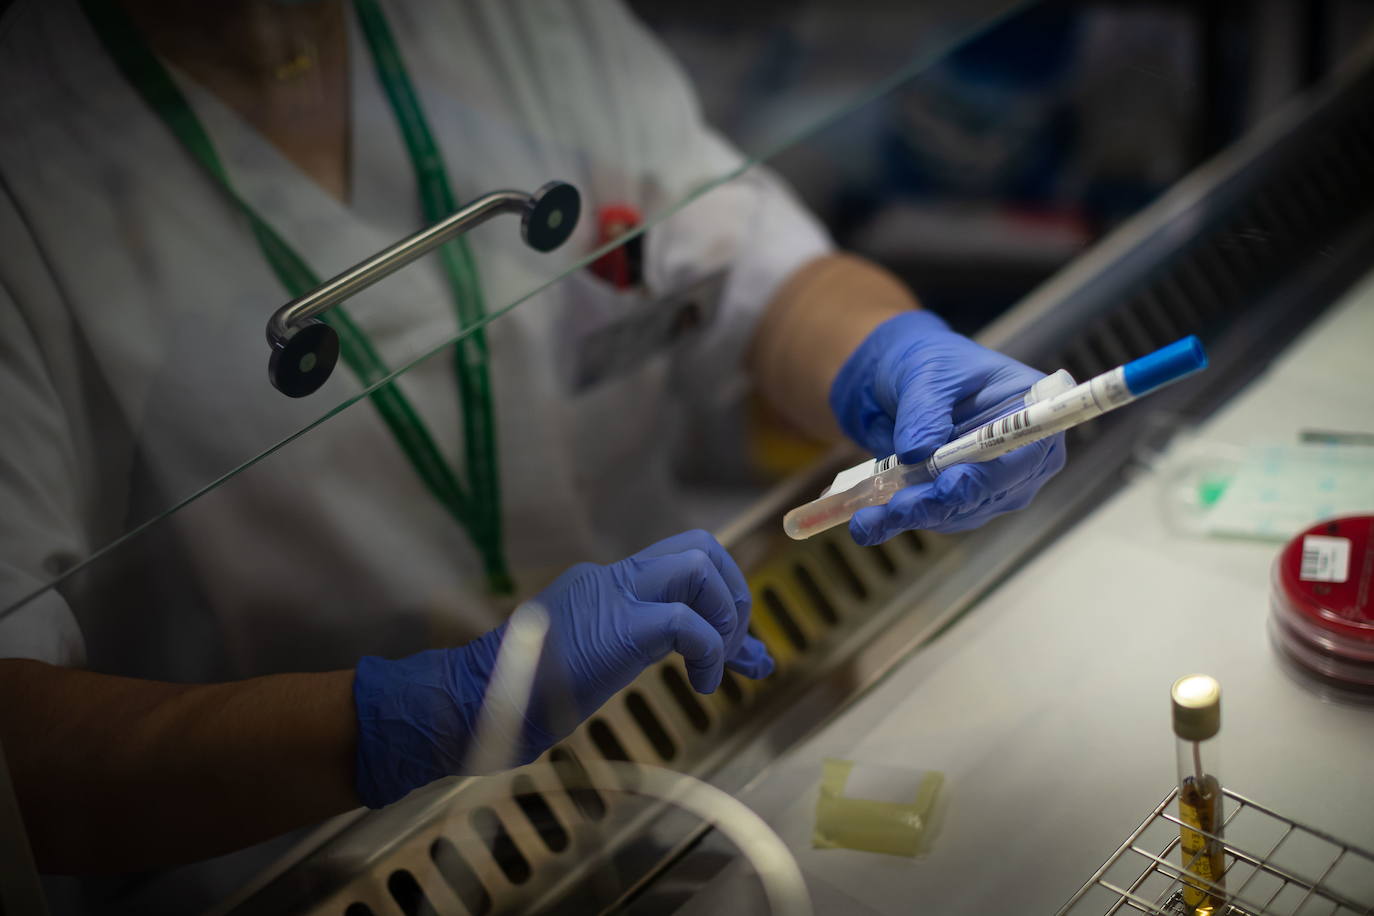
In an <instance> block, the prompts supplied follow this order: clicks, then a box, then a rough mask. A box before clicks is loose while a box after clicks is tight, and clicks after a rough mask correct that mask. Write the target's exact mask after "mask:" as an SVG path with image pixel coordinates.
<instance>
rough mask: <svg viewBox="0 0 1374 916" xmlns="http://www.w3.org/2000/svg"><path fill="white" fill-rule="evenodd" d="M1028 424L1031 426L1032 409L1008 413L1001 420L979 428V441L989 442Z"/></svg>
mask: <svg viewBox="0 0 1374 916" xmlns="http://www.w3.org/2000/svg"><path fill="white" fill-rule="evenodd" d="M1028 426H1030V411H1029V410H1018V411H1017V412H1016V413H1012V414H1007V415H1006V416H1005V417H1003V418H1002V419H1000V420H993V421H992V422H991V423H989V424H988V425H986V426H984V427H983V428H982V429H980V430H978V441H979V442H987V441H989V440H991V439H998V438H1001V437H1002V436H1007V435H1010V434H1011V433H1014V432H1016V431H1017V430H1020V429H1025V428H1026V427H1028Z"/></svg>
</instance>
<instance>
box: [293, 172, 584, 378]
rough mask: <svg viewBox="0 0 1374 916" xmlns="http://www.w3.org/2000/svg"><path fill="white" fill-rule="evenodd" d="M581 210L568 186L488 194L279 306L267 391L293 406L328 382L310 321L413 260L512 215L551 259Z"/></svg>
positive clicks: (330, 338) (322, 341)
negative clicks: (291, 401)
mask: <svg viewBox="0 0 1374 916" xmlns="http://www.w3.org/2000/svg"><path fill="white" fill-rule="evenodd" d="M581 209H582V200H581V196H580V195H579V194H578V193H577V189H576V188H574V187H573V186H572V185H570V184H568V183H566V182H562V181H551V182H549V183H548V184H546V185H544V186H543V187H542V188H540V189H539V190H538V191H535V192H534V193H533V194H525V193H524V192H522V191H493V192H492V193H490V194H486V195H483V196H482V197H479V198H477V199H476V200H474V201H471V202H469V203H467V204H464V205H463V206H462V207H460V208H459V209H458V210H456V211H455V212H454V213H452V214H451V215H449V216H447V217H445V218H444V219H442V220H440V221H439V222H437V223H435V224H434V225H433V226H430V227H429V228H428V229H422V230H421V231H419V232H417V233H415V234H414V235H412V236H410V237H408V238H404V239H402V240H401V241H399V242H397V243H396V244H394V245H392V246H391V247H389V248H386V249H383V250H382V251H379V252H378V253H377V254H374V255H373V256H372V257H370V258H368V259H367V260H366V261H363V262H362V263H360V264H355V265H354V266H352V267H350V268H349V269H348V270H345V271H344V272H343V273H341V274H339V275H338V276H337V277H334V278H333V279H330V280H326V281H325V282H324V283H322V284H320V285H319V286H317V287H315V288H314V289H312V290H311V291H310V292H308V293H306V294H305V295H304V296H301V297H299V298H297V299H293V300H292V301H290V302H288V303H286V305H283V306H282V307H281V308H279V309H277V310H276V311H275V312H273V313H272V317H271V318H269V319H268V321H267V342H268V344H269V345H271V347H272V358H271V360H270V362H269V363H268V366H267V374H268V377H269V378H270V379H271V380H272V385H273V386H274V387H275V388H276V389H277V390H278V391H280V392H282V393H283V394H285V395H287V396H289V397H293V398H300V397H305V396H306V395H308V394H312V393H313V392H315V391H316V390H318V389H319V387H320V386H321V385H323V384H324V383H325V381H327V380H328V378H329V375H330V373H331V372H333V371H334V364H335V363H337V362H338V359H339V338H338V335H337V334H336V333H335V331H334V329H333V328H331V327H329V325H327V324H325V323H324V322H322V321H319V320H318V319H317V318H316V317H315V316H316V315H319V314H321V313H323V312H325V311H327V310H329V309H331V308H333V307H334V306H336V305H338V304H339V303H340V302H343V301H344V300H346V299H348V298H350V297H352V296H355V295H357V294H358V293H360V292H362V291H363V290H365V289H367V288H368V287H369V286H371V285H372V284H374V283H376V282H377V281H379V280H381V279H382V278H383V277H386V276H389V275H391V274H393V273H395V272H396V271H398V270H400V269H401V268H402V267H404V266H406V265H407V264H409V263H410V262H411V261H414V260H415V259H416V258H419V257H422V256H423V255H425V254H428V253H429V252H431V251H433V250H434V249H435V248H438V247H439V246H440V245H442V244H444V243H445V242H447V241H450V240H452V239H454V238H457V237H458V236H460V235H462V234H463V233H465V232H467V231H468V230H469V229H472V228H474V227H476V226H479V225H481V224H482V223H485V222H486V221H487V220H489V219H491V218H492V217H494V216H496V215H498V214H501V213H519V214H520V215H521V219H520V234H521V236H522V237H523V238H524V240H525V244H526V245H529V246H530V247H531V248H533V249H535V250H536V251H553V250H554V249H555V248H557V247H558V246H559V245H562V244H563V243H564V242H566V241H567V240H568V237H569V236H570V235H572V232H573V229H575V228H576V227H577V219H578V216H579V215H580V212H581Z"/></svg>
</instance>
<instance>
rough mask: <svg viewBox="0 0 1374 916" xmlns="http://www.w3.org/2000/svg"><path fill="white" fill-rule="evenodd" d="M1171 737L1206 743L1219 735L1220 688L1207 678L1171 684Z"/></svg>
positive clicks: (1183, 679)
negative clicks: (1172, 709) (1172, 719)
mask: <svg viewBox="0 0 1374 916" xmlns="http://www.w3.org/2000/svg"><path fill="white" fill-rule="evenodd" d="M1170 694H1171V695H1172V697H1173V700H1174V734H1175V735H1178V736H1179V737H1180V738H1183V739H1184V740H1185V741H1206V740H1207V739H1208V738H1210V737H1212V736H1213V735H1215V734H1216V733H1217V732H1219V731H1221V685H1220V684H1218V683H1217V679H1216V678H1214V677H1211V676H1210V675H1206V674H1189V675H1187V676H1185V677H1181V678H1179V679H1178V680H1176V681H1174V687H1173V690H1171V691H1170Z"/></svg>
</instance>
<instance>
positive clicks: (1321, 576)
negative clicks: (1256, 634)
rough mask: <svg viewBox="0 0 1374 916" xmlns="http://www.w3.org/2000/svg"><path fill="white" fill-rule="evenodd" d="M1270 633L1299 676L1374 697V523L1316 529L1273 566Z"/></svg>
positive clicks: (1362, 520) (1346, 522)
mask: <svg viewBox="0 0 1374 916" xmlns="http://www.w3.org/2000/svg"><path fill="white" fill-rule="evenodd" d="M1270 633H1271V635H1272V636H1273V639H1274V643H1275V645H1276V646H1277V647H1278V649H1279V651H1280V653H1282V654H1283V656H1284V657H1285V658H1286V659H1287V660H1288V661H1289V662H1291V663H1294V666H1295V667H1296V668H1297V669H1299V670H1300V671H1301V672H1303V673H1305V674H1308V675H1312V676H1314V677H1316V678H1317V679H1318V682H1319V683H1320V684H1322V685H1324V686H1328V687H1332V688H1335V689H1336V690H1338V691H1340V692H1342V693H1348V694H1353V695H1358V696H1360V697H1369V698H1374V516H1370V515H1356V516H1349V517H1346V518H1336V519H1331V520H1330V521H1325V522H1321V523H1319V524H1316V525H1313V526H1312V527H1311V528H1308V529H1307V530H1306V531H1304V532H1302V533H1301V534H1299V535H1298V536H1297V537H1295V538H1293V540H1291V541H1289V542H1288V544H1287V545H1286V546H1285V547H1284V548H1283V550H1282V552H1280V553H1279V555H1278V557H1277V559H1275V560H1274V568H1273V588H1272V592H1271V595H1270Z"/></svg>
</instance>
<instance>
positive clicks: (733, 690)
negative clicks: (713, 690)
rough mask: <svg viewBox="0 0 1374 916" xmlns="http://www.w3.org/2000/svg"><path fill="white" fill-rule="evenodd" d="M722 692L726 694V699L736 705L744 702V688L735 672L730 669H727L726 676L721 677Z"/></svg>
mask: <svg viewBox="0 0 1374 916" xmlns="http://www.w3.org/2000/svg"><path fill="white" fill-rule="evenodd" d="M720 692H721V693H723V694H725V699H727V700H729V701H730V703H731V704H732V705H734V706H739V705H741V704H742V703H743V702H744V688H743V687H741V686H740V685H739V681H738V680H737V679H736V676H735V673H734V672H733V671H730V670H729V669H726V672H725V677H723V678H721V679H720Z"/></svg>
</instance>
